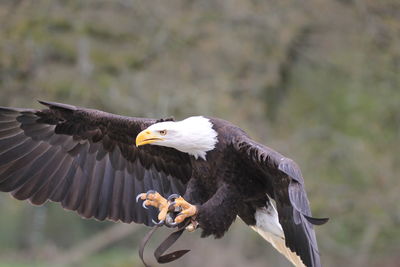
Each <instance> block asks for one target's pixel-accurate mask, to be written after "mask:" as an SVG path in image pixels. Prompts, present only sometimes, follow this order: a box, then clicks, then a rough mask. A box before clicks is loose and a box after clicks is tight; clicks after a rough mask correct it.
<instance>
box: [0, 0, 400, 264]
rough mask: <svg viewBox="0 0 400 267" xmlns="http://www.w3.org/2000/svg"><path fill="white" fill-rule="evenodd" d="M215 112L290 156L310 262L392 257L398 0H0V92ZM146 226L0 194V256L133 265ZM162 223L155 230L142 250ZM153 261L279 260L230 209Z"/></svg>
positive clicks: (399, 146) (116, 107) (26, 103)
mask: <svg viewBox="0 0 400 267" xmlns="http://www.w3.org/2000/svg"><path fill="white" fill-rule="evenodd" d="M36 99H43V100H49V101H59V102H66V103H72V104H75V105H80V106H87V107H92V108H98V109H103V110H105V111H108V112H114V113H119V114H124V115H132V116H147V117H156V118H158V117H165V116H169V115H173V116H175V118H177V119H182V118H185V117H188V116H190V115H195V114H202V115H210V116H216V117H221V118H224V119H226V120H230V121H232V122H234V123H235V124H237V125H239V126H240V127H242V128H243V129H244V130H246V131H247V132H248V133H249V134H250V135H251V136H252V137H253V138H254V139H255V140H257V141H260V142H262V143H264V144H266V145H268V146H271V147H273V148H274V149H276V150H278V151H280V152H281V153H283V154H284V155H287V156H289V157H291V158H293V159H294V160H295V161H297V162H298V163H299V165H300V166H301V168H302V171H303V175H304V177H305V180H306V186H307V187H306V188H307V192H308V196H309V199H310V202H311V207H312V210H313V213H314V215H315V216H320V217H324V216H328V217H330V218H331V221H330V222H329V223H328V224H326V225H324V226H322V227H317V229H316V232H317V237H318V241H319V247H320V252H321V257H322V262H323V263H324V266H339V265H342V266H356V267H360V266H399V262H400V229H399V227H400V205H399V201H400V181H399V178H400V175H399V172H400V2H399V1H398V0H380V1H376V0H330V1H328V0H301V1H300V0H264V1H257V0H253V1H250V0H221V1H215V0H201V1H194V0H168V1H163V0H146V1H145V0H141V1H140V0H115V1H107V0H84V1H79V0H68V1H67V0H1V1H0V105H3V106H17V107H35V108H39V107H40V105H39V104H38V103H37V102H36ZM147 230H148V228H146V227H144V226H140V225H122V224H115V223H111V222H97V221H93V220H83V219H81V218H80V217H79V216H77V215H76V214H75V213H72V212H67V211H64V210H63V209H62V208H60V206H59V205H58V204H54V203H50V204H48V205H45V206H43V207H33V206H31V205H30V204H28V203H27V202H18V201H16V200H14V199H12V198H11V197H10V196H9V195H8V194H0V266H1V267H3V266H12V267H14V266H56V265H60V266H61V265H64V266H114V267H122V266H142V265H141V264H140V262H139V261H138V256H137V246H138V244H139V242H140V239H141V238H142V237H143V236H144V234H145V232H146V231H147ZM167 233H168V231H160V233H157V234H156V236H155V238H154V240H153V241H152V242H151V244H150V249H149V250H148V255H147V258H148V259H149V261H150V262H152V256H151V254H150V252H151V251H152V249H154V247H155V246H156V245H157V243H158V241H160V240H161V239H162V238H163V237H164V236H165V235H166V234H167ZM178 243H179V244H178V245H177V246H176V247H177V248H182V247H189V248H191V249H192V252H191V253H189V254H188V255H187V256H185V257H184V258H183V259H181V260H179V261H176V262H174V263H172V264H169V265H167V266H191V267H197V266H199V267H200V266H233V267H236V266H237V267H239V266H260V267H261V266H264V267H265V266H271V267H272V266H277V267H283V266H290V265H289V263H288V262H287V261H286V260H285V259H284V258H283V257H281V256H280V255H279V254H278V253H277V252H275V251H274V250H273V249H272V248H271V246H270V245H269V244H267V243H266V242H265V241H264V240H262V239H261V238H260V237H259V236H258V235H257V234H256V233H253V231H251V230H250V229H249V228H247V227H246V226H245V225H244V223H243V222H241V221H240V219H238V220H237V221H236V223H235V224H234V225H233V226H232V227H231V230H230V231H229V232H228V234H226V235H225V237H224V238H223V239H221V240H214V239H213V238H207V239H200V238H199V233H194V234H190V233H186V234H185V235H184V238H183V239H181V240H179V242H178Z"/></svg>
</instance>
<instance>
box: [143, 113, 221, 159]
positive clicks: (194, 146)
mask: <svg viewBox="0 0 400 267" xmlns="http://www.w3.org/2000/svg"><path fill="white" fill-rule="evenodd" d="M217 135H218V133H217V132H216V131H215V130H214V129H213V128H212V123H211V122H210V120H209V119H207V118H204V117H203V116H195V117H189V118H187V119H185V120H182V121H176V122H175V121H166V122H159V123H155V124H153V125H151V126H150V127H148V128H147V129H146V130H143V131H142V132H140V133H139V134H138V136H137V137H136V146H142V145H146V144H151V145H157V146H166V147H172V148H175V149H177V150H179V151H182V152H185V153H188V154H190V155H192V156H194V157H195V158H196V159H197V158H199V157H200V158H202V159H204V160H205V159H206V154H207V151H210V150H213V149H214V148H215V145H216V143H217V142H218V140H217Z"/></svg>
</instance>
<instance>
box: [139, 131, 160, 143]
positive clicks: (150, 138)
mask: <svg viewBox="0 0 400 267" xmlns="http://www.w3.org/2000/svg"><path fill="white" fill-rule="evenodd" d="M162 140H164V139H163V138H161V137H160V136H159V135H157V134H155V133H153V132H151V131H150V130H144V131H141V132H140V133H139V134H138V135H137V137H136V146H142V145H147V144H151V143H154V142H155V141H162Z"/></svg>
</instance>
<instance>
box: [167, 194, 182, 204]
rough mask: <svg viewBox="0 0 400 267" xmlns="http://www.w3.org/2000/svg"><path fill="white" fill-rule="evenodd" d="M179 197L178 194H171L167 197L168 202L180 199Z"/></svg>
mask: <svg viewBox="0 0 400 267" xmlns="http://www.w3.org/2000/svg"><path fill="white" fill-rule="evenodd" d="M180 197H181V196H180V195H178V194H172V195H170V196H169V197H168V202H169V201H172V200H175V199H177V198H180Z"/></svg>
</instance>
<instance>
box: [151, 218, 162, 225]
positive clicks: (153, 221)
mask: <svg viewBox="0 0 400 267" xmlns="http://www.w3.org/2000/svg"><path fill="white" fill-rule="evenodd" d="M151 222H152V223H154V224H155V225H164V223H165V221H164V220H161V221H159V222H156V221H155V220H153V219H151Z"/></svg>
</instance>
